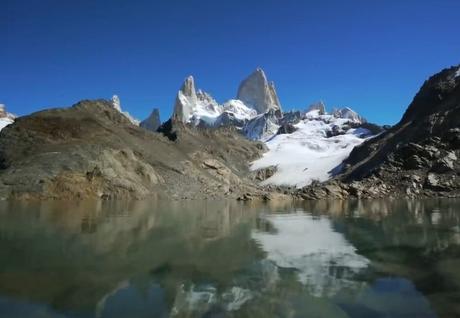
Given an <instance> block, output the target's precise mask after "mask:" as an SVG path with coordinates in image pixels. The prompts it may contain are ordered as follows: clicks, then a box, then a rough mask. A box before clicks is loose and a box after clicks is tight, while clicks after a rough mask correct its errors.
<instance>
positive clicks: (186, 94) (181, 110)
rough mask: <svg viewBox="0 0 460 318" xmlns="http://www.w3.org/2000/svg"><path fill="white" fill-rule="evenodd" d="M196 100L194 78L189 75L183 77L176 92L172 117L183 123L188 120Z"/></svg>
mask: <svg viewBox="0 0 460 318" xmlns="http://www.w3.org/2000/svg"><path fill="white" fill-rule="evenodd" d="M197 102H198V98H197V96H196V91H195V80H194V79H193V76H189V77H187V78H186V79H185V81H184V83H183V84H182V87H181V88H180V90H179V92H177V96H176V101H175V103H174V112H173V116H172V117H173V118H174V119H175V120H178V121H180V122H183V123H187V122H189V120H190V117H191V116H192V114H193V109H194V108H195V105H196V104H197Z"/></svg>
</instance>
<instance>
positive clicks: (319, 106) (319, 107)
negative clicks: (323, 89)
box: [307, 100, 326, 115]
mask: <svg viewBox="0 0 460 318" xmlns="http://www.w3.org/2000/svg"><path fill="white" fill-rule="evenodd" d="M315 110H316V111H318V114H319V115H326V105H325V104H324V102H323V101H322V100H321V101H319V102H316V103H313V104H311V105H310V106H309V107H308V108H307V112H311V111H315Z"/></svg>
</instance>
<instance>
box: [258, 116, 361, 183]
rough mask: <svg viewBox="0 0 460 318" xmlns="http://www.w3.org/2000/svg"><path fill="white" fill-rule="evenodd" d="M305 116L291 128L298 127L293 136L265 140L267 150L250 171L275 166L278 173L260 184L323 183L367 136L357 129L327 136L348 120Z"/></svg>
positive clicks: (279, 136)
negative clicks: (316, 181)
mask: <svg viewBox="0 0 460 318" xmlns="http://www.w3.org/2000/svg"><path fill="white" fill-rule="evenodd" d="M305 117H306V118H305V119H304V120H302V121H301V122H300V123H298V124H296V125H294V126H295V127H296V128H297V130H296V131H295V132H294V133H292V134H282V135H276V136H274V137H273V138H271V139H270V140H268V141H267V142H266V145H267V147H268V149H269V151H268V152H266V153H265V154H264V156H263V157H262V158H260V159H258V160H256V161H254V162H253V163H252V165H251V170H258V169H263V168H268V167H270V166H277V172H276V173H275V174H274V175H273V176H272V177H270V178H268V179H267V180H265V181H264V182H262V185H267V184H274V185H286V186H296V187H298V188H301V187H304V186H306V185H309V184H311V183H312V181H314V180H318V181H326V180H328V179H329V178H331V177H332V175H333V169H334V168H336V167H338V166H339V165H340V164H341V163H342V161H343V160H344V159H346V158H347V157H348V156H349V154H350V152H351V151H352V149H353V148H354V147H356V146H357V145H359V144H361V143H362V142H364V141H365V139H364V138H362V137H363V135H370V132H369V131H368V130H367V129H363V128H358V129H348V130H346V132H345V133H344V134H339V135H336V136H333V137H329V136H328V132H329V133H330V132H332V131H333V129H335V128H337V127H339V128H340V127H344V126H346V124H347V123H350V119H347V118H337V117H335V116H333V115H320V114H319V111H318V110H312V111H310V112H308V113H306V115H305ZM352 121H354V120H352ZM334 172H335V171H334Z"/></svg>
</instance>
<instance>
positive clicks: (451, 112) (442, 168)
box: [304, 66, 460, 197]
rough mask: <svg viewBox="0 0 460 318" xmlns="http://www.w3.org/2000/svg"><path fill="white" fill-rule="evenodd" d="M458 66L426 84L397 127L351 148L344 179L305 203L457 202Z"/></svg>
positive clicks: (459, 142) (459, 187) (459, 147)
mask: <svg viewBox="0 0 460 318" xmlns="http://www.w3.org/2000/svg"><path fill="white" fill-rule="evenodd" d="M458 158H460V66H455V67H451V68H448V69H444V70H442V71H441V72H440V73H438V74H436V75H433V76H432V77H431V78H430V79H428V80H427V81H426V82H425V83H424V84H423V86H422V87H421V89H420V91H419V92H418V93H417V95H416V96H415V97H414V99H413V101H412V102H411V104H410V105H409V107H408V109H407V111H406V112H405V114H404V116H403V117H402V119H401V121H400V122H399V123H398V124H397V125H395V126H394V127H392V128H391V129H389V130H388V131H387V132H385V133H383V134H381V135H379V136H377V137H375V138H373V139H370V140H368V141H366V142H365V143H363V144H362V145H361V146H358V147H356V148H355V149H354V150H353V151H352V152H351V154H350V156H349V158H347V159H346V160H345V161H344V167H345V168H346V169H345V171H344V173H343V174H342V175H340V176H339V177H338V178H337V181H338V183H337V182H336V181H334V182H332V183H330V184H326V185H325V186H328V187H329V190H327V191H326V190H325V188H324V187H322V188H321V187H320V188H318V189H312V188H310V189H305V191H304V193H306V195H305V196H306V197H321V196H325V195H328V194H329V195H330V196H338V197H341V196H348V195H353V196H360V197H385V196H437V195H442V196H459V195H460V178H459V177H458V176H459V174H460V161H459V160H458Z"/></svg>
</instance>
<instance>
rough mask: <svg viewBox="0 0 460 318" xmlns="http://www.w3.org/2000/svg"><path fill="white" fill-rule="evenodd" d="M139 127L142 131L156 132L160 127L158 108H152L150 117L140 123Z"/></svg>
mask: <svg viewBox="0 0 460 318" xmlns="http://www.w3.org/2000/svg"><path fill="white" fill-rule="evenodd" d="M139 126H141V127H142V128H144V129H147V130H150V131H154V132H156V131H157V130H158V128H160V126H161V121H160V110H159V109H158V108H154V109H153V111H152V113H151V114H150V116H149V117H148V118H147V119H144V120H143V121H141V123H140V125H139Z"/></svg>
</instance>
